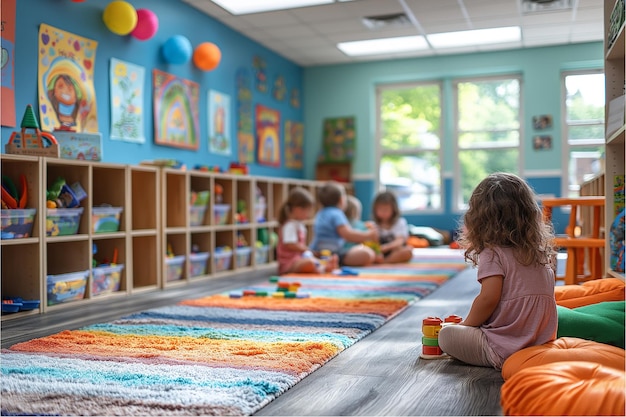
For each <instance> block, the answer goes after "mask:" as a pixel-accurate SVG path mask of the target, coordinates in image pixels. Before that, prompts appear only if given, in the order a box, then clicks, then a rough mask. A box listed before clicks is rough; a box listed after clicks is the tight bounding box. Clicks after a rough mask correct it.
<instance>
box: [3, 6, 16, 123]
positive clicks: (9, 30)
mask: <svg viewBox="0 0 626 417" xmlns="http://www.w3.org/2000/svg"><path fill="white" fill-rule="evenodd" d="M0 43H1V44H2V75H1V76H0V99H1V100H2V101H1V103H0V104H1V105H2V112H1V119H0V123H2V126H10V127H14V126H15V78H14V77H15V0H2V37H1V39H0Z"/></svg>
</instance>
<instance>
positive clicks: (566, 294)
mask: <svg viewBox="0 0 626 417" xmlns="http://www.w3.org/2000/svg"><path fill="white" fill-rule="evenodd" d="M624 287H626V284H625V283H624V281H622V280H621V279H618V278H602V279H594V280H592V281H587V282H584V283H582V284H581V285H557V286H556V287H554V298H556V303H557V304H558V305H560V306H563V307H567V308H576V307H582V306H586V305H589V304H596V303H601V302H603V301H624Z"/></svg>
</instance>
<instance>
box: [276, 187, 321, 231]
mask: <svg viewBox="0 0 626 417" xmlns="http://www.w3.org/2000/svg"><path fill="white" fill-rule="evenodd" d="M314 205H315V199H314V198H313V196H312V195H311V193H310V192H308V191H307V190H305V189H304V188H302V187H294V188H292V189H291V191H289V196H288V197H287V201H285V202H284V203H283V205H282V206H281V207H280V210H279V212H278V223H279V224H280V225H281V226H282V225H283V224H285V223H287V220H289V213H291V209H292V208H294V207H301V208H305V209H307V208H311V207H313V206H314Z"/></svg>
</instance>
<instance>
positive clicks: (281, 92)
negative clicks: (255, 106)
mask: <svg viewBox="0 0 626 417" xmlns="http://www.w3.org/2000/svg"><path fill="white" fill-rule="evenodd" d="M286 94H287V86H286V85H285V77H283V76H282V75H278V76H276V79H275V80H274V91H273V95H274V98H275V99H276V100H278V101H283V100H284V99H285V95H286Z"/></svg>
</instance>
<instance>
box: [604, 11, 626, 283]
mask: <svg viewBox="0 0 626 417" xmlns="http://www.w3.org/2000/svg"><path fill="white" fill-rule="evenodd" d="M620 5H622V6H621V7H623V1H622V0H605V1H604V34H605V39H604V57H605V59H604V73H605V99H606V108H605V114H606V119H607V127H608V125H609V124H608V120H609V117H610V108H609V103H610V102H611V100H613V99H616V98H619V97H621V100H622V101H624V90H625V79H626V77H625V76H624V74H625V73H624V68H625V66H626V65H625V56H626V54H625V46H626V42H625V39H626V35H625V33H624V30H625V29H624V23H623V21H624V19H621V20H622V24H621V27H619V28H618V29H619V30H618V32H617V37H616V38H615V40H614V41H613V42H612V43H611V44H609V39H608V38H609V36H608V35H609V33H610V32H611V30H610V28H611V14H612V12H613V10H614V9H615V8H616V7H620ZM622 111H623V110H622ZM622 120H626V115H625V118H624V119H622ZM625 127H626V125H625V124H624V123H623V122H622V125H621V127H619V128H617V129H616V130H615V131H613V132H610V131H608V130H607V136H606V150H605V155H606V160H605V170H606V171H605V172H606V177H605V191H606V192H605V195H606V211H605V230H606V233H607V246H606V248H605V253H606V254H607V256H605V259H606V261H605V267H606V273H607V275H608V276H610V277H617V278H620V279H622V280H624V273H623V272H617V271H615V270H613V269H612V268H611V247H610V245H609V239H608V233H609V232H610V228H611V224H612V223H613V220H614V219H615V216H616V214H617V213H616V201H615V187H616V185H617V182H619V181H621V182H622V184H623V181H624V157H625V152H624V142H625V141H624V132H625ZM611 130H613V129H611ZM620 178H621V179H620ZM622 187H623V185H622Z"/></svg>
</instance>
